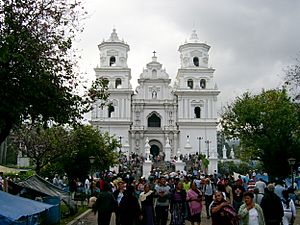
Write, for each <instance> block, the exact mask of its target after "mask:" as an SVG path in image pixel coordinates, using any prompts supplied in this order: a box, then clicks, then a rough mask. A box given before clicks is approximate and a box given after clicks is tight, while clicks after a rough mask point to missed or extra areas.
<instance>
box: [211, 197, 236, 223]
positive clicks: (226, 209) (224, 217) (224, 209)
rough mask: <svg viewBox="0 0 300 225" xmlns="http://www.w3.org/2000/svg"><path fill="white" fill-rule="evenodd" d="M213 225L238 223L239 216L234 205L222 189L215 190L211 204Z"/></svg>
mask: <svg viewBox="0 0 300 225" xmlns="http://www.w3.org/2000/svg"><path fill="white" fill-rule="evenodd" d="M210 210H211V219H212V225H238V224H239V216H238V214H237V213H236V211H235V210H234V208H233V207H232V205H231V204H230V203H229V202H228V201H226V200H225V199H224V195H223V193H222V192H220V191H216V192H215V199H214V201H213V202H212V203H211V205H210Z"/></svg>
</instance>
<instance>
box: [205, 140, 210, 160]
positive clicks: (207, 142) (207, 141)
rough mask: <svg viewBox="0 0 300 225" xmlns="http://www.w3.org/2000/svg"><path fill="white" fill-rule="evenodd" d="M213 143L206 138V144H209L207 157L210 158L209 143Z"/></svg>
mask: <svg viewBox="0 0 300 225" xmlns="http://www.w3.org/2000/svg"><path fill="white" fill-rule="evenodd" d="M210 143H211V141H210V140H206V141H205V144H207V158H209V144H210Z"/></svg>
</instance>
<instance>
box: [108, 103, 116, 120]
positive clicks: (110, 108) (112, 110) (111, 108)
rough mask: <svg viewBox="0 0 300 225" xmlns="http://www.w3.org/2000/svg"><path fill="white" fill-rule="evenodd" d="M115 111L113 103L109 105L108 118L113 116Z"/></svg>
mask: <svg viewBox="0 0 300 225" xmlns="http://www.w3.org/2000/svg"><path fill="white" fill-rule="evenodd" d="M114 111H115V107H113V106H112V105H110V106H108V118H111V114H112V113H113V112H114Z"/></svg>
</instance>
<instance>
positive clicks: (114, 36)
mask: <svg viewBox="0 0 300 225" xmlns="http://www.w3.org/2000/svg"><path fill="white" fill-rule="evenodd" d="M108 41H112V42H118V41H120V39H119V37H118V34H117V32H116V28H113V32H112V33H111V35H110V38H109V39H108Z"/></svg>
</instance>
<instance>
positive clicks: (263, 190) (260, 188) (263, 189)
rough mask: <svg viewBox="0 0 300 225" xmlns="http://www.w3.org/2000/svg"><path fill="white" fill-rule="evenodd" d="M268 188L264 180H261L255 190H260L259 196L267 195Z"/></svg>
mask: <svg viewBox="0 0 300 225" xmlns="http://www.w3.org/2000/svg"><path fill="white" fill-rule="evenodd" d="M266 187H267V185H266V183H265V182H264V181H263V179H262V178H259V179H258V181H256V183H255V188H258V191H259V192H258V193H259V194H264V193H265V188H266Z"/></svg>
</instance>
